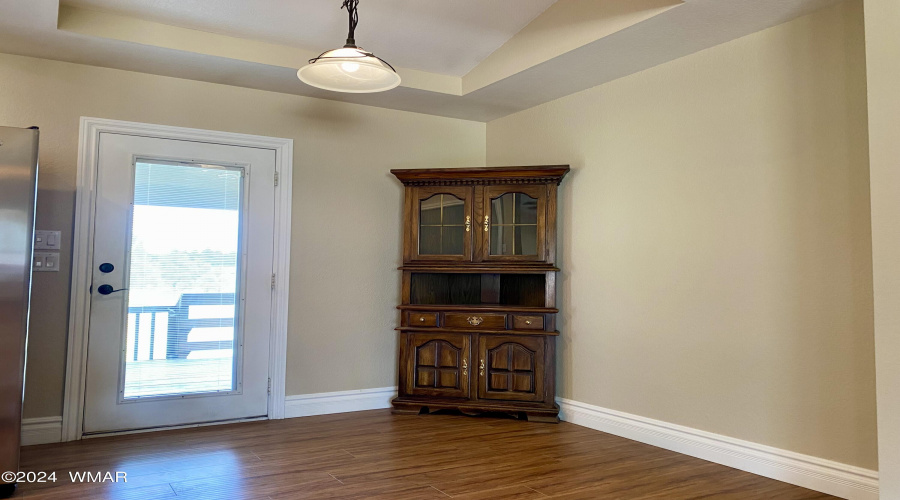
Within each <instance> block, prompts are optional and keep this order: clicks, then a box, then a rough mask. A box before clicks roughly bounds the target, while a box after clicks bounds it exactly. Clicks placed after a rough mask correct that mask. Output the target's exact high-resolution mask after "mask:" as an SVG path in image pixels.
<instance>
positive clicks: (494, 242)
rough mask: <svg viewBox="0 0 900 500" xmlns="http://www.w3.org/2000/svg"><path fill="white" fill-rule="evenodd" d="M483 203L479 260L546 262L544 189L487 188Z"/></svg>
mask: <svg viewBox="0 0 900 500" xmlns="http://www.w3.org/2000/svg"><path fill="white" fill-rule="evenodd" d="M483 202H484V218H483V219H482V220H481V227H480V228H479V229H480V233H481V236H482V245H481V252H482V255H481V258H482V260H494V261H538V262H542V261H544V260H546V241H545V235H546V219H547V188H546V187H545V186H488V187H485V189H484V200H483Z"/></svg>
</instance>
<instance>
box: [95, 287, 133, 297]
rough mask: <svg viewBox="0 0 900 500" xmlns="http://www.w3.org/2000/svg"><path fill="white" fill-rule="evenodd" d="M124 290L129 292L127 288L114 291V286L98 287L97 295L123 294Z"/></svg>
mask: <svg viewBox="0 0 900 500" xmlns="http://www.w3.org/2000/svg"><path fill="white" fill-rule="evenodd" d="M122 290H128V289H127V288H120V289H118V290H115V289H113V287H112V285H100V286H99V287H97V293H99V294H100V295H109V294H111V293H115V292H121V291H122Z"/></svg>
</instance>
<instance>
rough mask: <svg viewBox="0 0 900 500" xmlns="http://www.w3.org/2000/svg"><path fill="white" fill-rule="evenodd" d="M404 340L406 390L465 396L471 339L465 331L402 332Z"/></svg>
mask: <svg viewBox="0 0 900 500" xmlns="http://www.w3.org/2000/svg"><path fill="white" fill-rule="evenodd" d="M403 337H406V339H407V353H408V354H407V365H406V393H407V394H410V395H413V396H437V397H445V398H468V397H469V369H470V365H471V362H472V361H471V357H472V348H471V345H472V338H471V337H470V336H469V335H466V334H453V333H443V334H440V335H433V334H430V333H409V334H404V335H403Z"/></svg>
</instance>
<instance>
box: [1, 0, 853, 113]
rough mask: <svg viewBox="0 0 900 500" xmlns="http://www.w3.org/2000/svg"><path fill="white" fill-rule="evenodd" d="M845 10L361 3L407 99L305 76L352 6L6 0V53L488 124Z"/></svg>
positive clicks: (819, 3) (788, 1) (407, 0)
mask: <svg viewBox="0 0 900 500" xmlns="http://www.w3.org/2000/svg"><path fill="white" fill-rule="evenodd" d="M836 1H838V0H557V1H554V0H452V1H446V0H377V1H375V0H362V1H361V2H360V8H359V16H360V24H359V28H358V30H357V34H356V39H357V42H358V43H359V44H360V45H361V46H363V47H365V48H366V49H367V50H370V51H373V52H375V53H376V54H377V55H379V56H380V57H382V58H384V59H385V60H387V61H389V62H390V63H391V64H393V65H394V66H395V67H396V68H397V70H398V73H400V75H401V77H402V79H403V83H402V84H401V86H400V87H398V88H396V89H394V90H391V91H388V92H383V93H379V94H337V93H333V92H328V91H323V90H319V89H315V88H312V87H309V86H307V85H305V84H303V83H302V82H300V81H299V80H298V79H297V78H296V70H297V68H299V67H300V66H302V65H304V64H306V61H307V60H308V59H309V58H311V57H314V56H316V55H318V54H319V53H321V52H323V51H325V50H328V49H331V48H334V47H336V46H339V45H341V44H342V43H343V41H344V38H346V25H347V18H346V12H345V11H342V10H340V3H341V2H340V1H339V0H253V1H248V0H64V1H63V2H60V1H59V0H0V52H6V53H12V54H21V55H28V56H34V57H43V58H48V59H57V60H62V61H70V62H76V63H82V64H92V65H97V66H104V67H111V68H119V69H126V70H132V71H141V72H146V73H153V74H159V75H165V76H172V77H178V78H188V79H194V80H201V81H208V82H214V83H221V84H227V85H238V86H243V87H250V88H256V89H262V90H270V91H275V92H284V93H290V94H297V95H306V96H312V97H319V98H324V99H333V100H341V101H347V102H354V103H359V104H367V105H372V106H379V107H387V108H394V109H402V110H407V111H415V112H421V113H428V114H435V115H442V116H450V117H457V118H464V119H470V120H479V121H488V120H492V119H494V118H498V117H501V116H505V115H507V114H510V113H514V112H516V111H520V110H523V109H527V108H529V107H532V106H535V105H537V104H541V103H543V102H547V101H549V100H552V99H556V98H559V97H562V96H565V95H568V94H571V93H574V92H578V91H580V90H584V89H587V88H590V87H593V86H596V85H600V84H602V83H605V82H608V81H611V80H613V79H616V78H620V77H622V76H625V75H628V74H631V73H634V72H637V71H641V70H644V69H647V68H650V67H652V66H655V65H658V64H661V63H664V62H666V61H669V60H672V59H676V58H678V57H682V56H684V55H687V54H690V53H693V52H696V51H699V50H703V49H705V48H708V47H712V46H714V45H717V44H720V43H723V42H726V41H729V40H732V39H735V38H738V37H741V36H744V35H747V34H750V33H753V32H755V31H759V30H762V29H765V28H768V27H770V26H774V25H776V24H780V23H782V22H785V21H788V20H790V19H793V18H795V17H798V16H801V15H804V14H806V13H809V12H812V11H813V10H815V9H817V8H821V7H824V6H827V5H830V4H832V3H835V2H836Z"/></svg>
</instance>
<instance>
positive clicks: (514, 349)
mask: <svg viewBox="0 0 900 500" xmlns="http://www.w3.org/2000/svg"><path fill="white" fill-rule="evenodd" d="M545 352H546V350H545V349H544V337H524V336H497V335H481V336H480V337H479V341H478V357H479V360H478V397H480V398H485V399H501V400H510V401H543V400H544V365H545V361H544V357H545V356H544V353H545Z"/></svg>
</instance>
